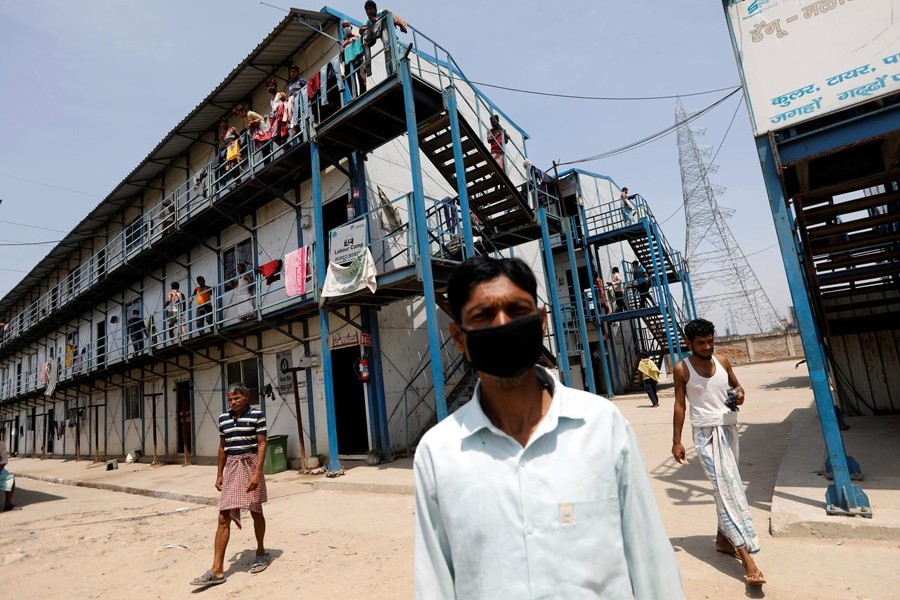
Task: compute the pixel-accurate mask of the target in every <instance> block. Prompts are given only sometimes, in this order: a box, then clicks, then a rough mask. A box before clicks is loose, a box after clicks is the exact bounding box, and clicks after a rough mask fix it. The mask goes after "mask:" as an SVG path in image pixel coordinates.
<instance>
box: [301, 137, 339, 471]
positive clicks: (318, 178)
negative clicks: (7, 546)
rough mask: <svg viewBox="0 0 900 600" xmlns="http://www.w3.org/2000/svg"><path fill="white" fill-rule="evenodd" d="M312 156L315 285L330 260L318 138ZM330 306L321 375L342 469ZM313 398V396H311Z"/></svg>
mask: <svg viewBox="0 0 900 600" xmlns="http://www.w3.org/2000/svg"><path fill="white" fill-rule="evenodd" d="M309 153H310V158H311V160H312V197H313V222H314V224H315V231H316V287H317V288H318V289H320V290H321V289H322V286H324V285H325V274H326V272H327V269H328V261H326V260H325V226H324V225H323V223H322V166H321V164H320V161H319V142H317V141H314V140H312V141H310V142H309ZM329 319H330V317H329V315H328V310H327V309H326V308H325V307H324V306H322V307H320V308H319V329H320V332H319V333H320V335H321V340H320V342H321V348H322V378H323V379H324V380H325V425H326V426H327V428H328V471H329V472H332V473H340V472H342V471H343V470H344V467H343V466H342V465H341V461H340V459H339V458H338V434H337V413H336V411H335V405H334V379H333V377H334V370H333V368H332V365H331V346H330V344H329V342H330V338H331V325H330V323H329ZM308 400H309V402H312V398H309V399H308Z"/></svg>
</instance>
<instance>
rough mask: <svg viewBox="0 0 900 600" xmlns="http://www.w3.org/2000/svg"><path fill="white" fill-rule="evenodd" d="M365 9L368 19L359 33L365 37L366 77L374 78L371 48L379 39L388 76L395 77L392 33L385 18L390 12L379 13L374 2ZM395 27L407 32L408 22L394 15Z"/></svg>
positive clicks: (385, 10)
mask: <svg viewBox="0 0 900 600" xmlns="http://www.w3.org/2000/svg"><path fill="white" fill-rule="evenodd" d="M363 8H364V9H365V11H366V17H367V19H366V22H365V24H363V26H362V27H360V28H359V32H360V34H361V35H362V36H363V43H364V45H365V61H366V75H368V76H370V77H371V76H372V50H371V48H372V46H374V45H375V40H378V39H381V43H382V45H384V64H385V66H386V67H387V74H388V76H390V75H393V74H394V59H393V56H394V50H393V48H391V32H390V30H389V29H388V28H387V27H386V25H385V22H384V18H385V17H386V16H387V15H388V13H390V10H388V9H384V10H382V11H379V10H378V5H377V4H375V2H374V1H373V0H367V1H366V3H365V4H364V5H363ZM394 26H396V27H397V28H398V29H400V31H402V32H403V33H406V32H407V26H406V21H404V20H403V19H401V18H400V17H399V16H398V15H396V14H395V15H394Z"/></svg>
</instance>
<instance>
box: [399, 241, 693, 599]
mask: <svg viewBox="0 0 900 600" xmlns="http://www.w3.org/2000/svg"><path fill="white" fill-rule="evenodd" d="M447 295H448V300H449V303H450V308H451V310H452V313H453V318H454V321H455V322H454V323H452V324H451V325H450V334H451V336H452V338H453V343H454V345H455V346H456V349H457V350H459V351H460V352H461V353H463V354H464V355H465V356H466V358H467V359H468V360H469V362H470V363H471V364H472V366H473V368H475V369H476V370H477V371H478V374H479V384H478V386H477V387H476V389H475V392H474V394H473V397H472V400H471V402H469V403H468V404H466V405H465V406H464V407H463V408H461V409H460V410H458V411H457V412H455V413H454V414H453V415H451V416H450V417H449V418H447V419H445V420H444V421H442V422H441V423H439V424H438V425H437V426H436V427H434V428H433V429H431V430H430V431H429V432H428V433H427V434H426V435H425V436H424V437H423V438H422V441H421V442H420V444H419V446H418V448H417V450H416V457H415V466H414V470H415V478H416V558H415V587H416V597H417V598H422V599H429V600H430V599H432V598H456V599H460V600H461V599H468V598H490V599H491V600H495V599H504V598H510V599H513V598H515V599H519V598H570V597H588V596H593V597H608V598H637V599H639V600H643V599H662V598H665V599H670V598H673V599H679V598H683V597H684V596H683V595H682V592H681V578H680V575H679V573H678V566H677V564H676V562H675V555H674V553H673V552H672V546H671V544H670V543H669V539H668V537H667V535H666V531H665V529H664V527H663V525H662V520H661V518H660V515H659V510H658V508H657V506H656V503H655V501H654V498H653V492H652V490H651V489H650V484H649V480H648V478H647V473H646V469H645V467H644V463H643V460H642V459H641V455H640V451H639V449H638V445H637V440H636V438H635V436H634V432H633V431H632V429H631V425H630V424H629V423H628V422H627V421H626V420H625V419H624V418H623V417H622V415H621V413H619V411H618V410H617V409H616V408H615V407H614V406H613V405H612V404H611V403H610V402H608V401H607V400H605V399H604V398H601V397H599V396H594V395H591V394H588V393H585V392H581V391H577V390H574V389H571V388H567V387H565V386H564V385H562V384H561V383H560V382H559V380H558V379H557V378H556V377H555V376H554V374H553V373H552V372H551V371H549V370H547V369H544V368H543V367H539V366H537V364H536V363H537V361H538V358H539V357H540V354H541V349H542V345H543V336H544V333H545V332H546V328H547V311H546V308H544V307H541V308H539V307H538V305H537V282H536V280H535V278H534V274H533V273H532V272H531V270H530V269H529V267H528V265H527V264H525V262H524V261H522V260H521V259H500V260H494V259H491V258H488V257H483V256H482V257H476V258H473V259H471V260H468V261H466V262H464V263H462V264H461V265H459V266H458V267H457V268H456V269H455V270H454V272H453V274H451V276H450V280H449V282H448V290H447Z"/></svg>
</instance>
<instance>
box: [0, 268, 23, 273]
mask: <svg viewBox="0 0 900 600" xmlns="http://www.w3.org/2000/svg"><path fill="white" fill-rule="evenodd" d="M0 271H9V272H10V273H27V272H28V271H23V270H21V269H7V268H5V267H0Z"/></svg>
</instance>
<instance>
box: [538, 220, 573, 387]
mask: <svg viewBox="0 0 900 600" xmlns="http://www.w3.org/2000/svg"><path fill="white" fill-rule="evenodd" d="M538 219H539V220H540V223H541V247H542V248H543V249H544V273H546V275H547V293H548V294H550V312H551V314H552V315H553V332H554V333H555V335H554V337H555V338H556V362H557V364H558V365H559V375H560V379H561V380H562V383H564V384H566V385H568V384H569V383H570V381H569V379H570V378H569V349H568V348H567V347H566V336H565V333H564V332H563V319H562V311H560V309H559V290H558V289H556V265H554V264H553V247H552V246H551V245H550V233H549V232H548V230H547V208H546V207H544V206H541V207H540V208H539V209H538Z"/></svg>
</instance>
